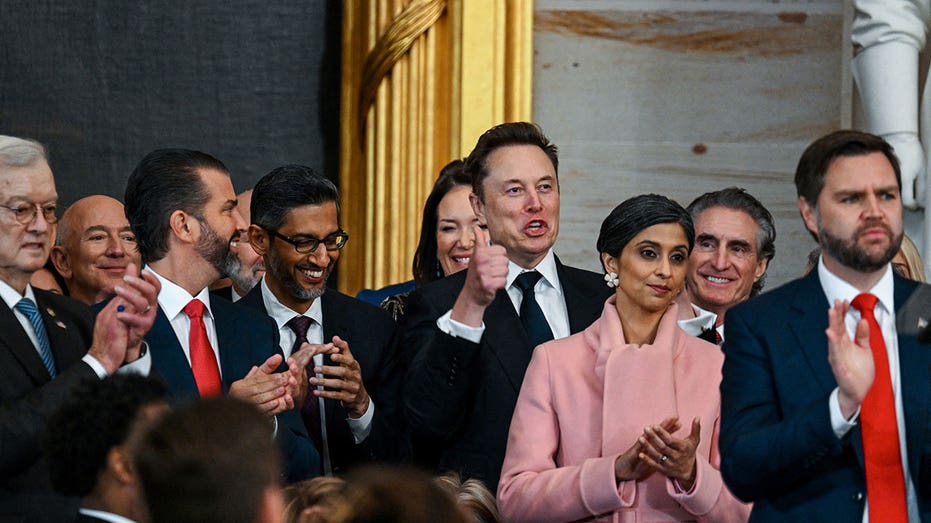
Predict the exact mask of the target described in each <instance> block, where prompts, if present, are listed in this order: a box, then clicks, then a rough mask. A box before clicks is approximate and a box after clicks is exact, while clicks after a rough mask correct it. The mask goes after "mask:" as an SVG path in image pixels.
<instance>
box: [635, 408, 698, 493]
mask: <svg viewBox="0 0 931 523" xmlns="http://www.w3.org/2000/svg"><path fill="white" fill-rule="evenodd" d="M673 432H675V430H667V429H666V428H664V427H663V426H662V425H652V426H649V427H647V428H646V429H644V430H643V436H640V439H639V440H638V441H639V442H640V444H641V445H642V446H643V452H641V454H640V459H641V461H643V462H644V463H646V464H647V465H648V466H649V467H650V468H652V469H653V470H656V471H658V472H660V473H662V474H663V475H664V476H666V477H668V478H672V479H675V480H678V481H679V484H680V485H681V486H682V488H683V489H684V490H685V491H689V490H691V489H692V485H693V484H694V483H695V469H696V461H695V460H696V458H695V451H696V449H698V444H699V442H701V419H700V418H695V419H693V420H692V431H691V432H690V433H689V435H688V436H686V437H685V438H682V439H679V438H675V437H673V436H672V433H673Z"/></svg>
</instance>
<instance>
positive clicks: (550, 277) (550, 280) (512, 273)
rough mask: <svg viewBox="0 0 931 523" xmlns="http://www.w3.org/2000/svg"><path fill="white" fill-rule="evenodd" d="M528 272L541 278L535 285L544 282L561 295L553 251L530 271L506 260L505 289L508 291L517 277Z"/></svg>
mask: <svg viewBox="0 0 931 523" xmlns="http://www.w3.org/2000/svg"><path fill="white" fill-rule="evenodd" d="M529 271H537V272H539V273H540V274H541V275H542V276H543V277H542V278H540V281H539V282H537V285H540V284H541V283H543V282H545V283H546V284H548V285H549V286H550V287H552V288H553V289H556V293H557V294H562V285H561V284H560V283H559V274H558V273H557V272H556V255H555V254H553V249H550V250H549V251H548V252H547V253H546V256H544V257H543V259H542V260H540V263H538V264H537V266H536V267H533V268H531V269H525V268H523V267H521V266H520V265H518V264H516V263H514V262H513V261H511V260H508V279H507V284H506V285H505V289H510V288H511V285H513V284H514V280H516V279H517V277H518V276H520V275H521V274H523V273H525V272H529Z"/></svg>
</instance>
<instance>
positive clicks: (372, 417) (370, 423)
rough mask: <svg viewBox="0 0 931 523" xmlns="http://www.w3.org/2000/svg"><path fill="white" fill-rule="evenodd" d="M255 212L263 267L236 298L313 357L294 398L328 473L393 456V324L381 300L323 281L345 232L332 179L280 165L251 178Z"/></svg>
mask: <svg viewBox="0 0 931 523" xmlns="http://www.w3.org/2000/svg"><path fill="white" fill-rule="evenodd" d="M251 211H252V225H251V226H250V227H249V234H250V241H251V243H252V245H253V247H254V248H255V250H256V252H258V253H260V254H261V255H262V256H263V257H264V259H265V268H266V271H265V276H264V277H263V279H262V281H261V282H260V283H259V284H258V285H256V286H255V287H254V288H253V289H252V291H251V292H250V293H249V294H247V295H246V296H245V297H244V298H243V299H242V300H240V302H239V303H240V304H243V305H246V306H248V307H253V308H255V309H257V310H259V311H261V312H262V313H264V314H268V315H269V316H271V318H272V319H274V320H275V323H276V325H277V327H278V333H279V335H280V336H281V344H280V347H281V350H282V351H283V352H284V354H285V355H287V356H290V357H292V358H293V359H295V360H298V361H299V362H300V363H301V364H302V365H307V372H306V374H307V376H308V377H309V384H310V385H311V386H312V387H313V389H312V390H311V391H310V392H303V393H302V396H303V397H299V398H295V399H296V401H297V402H298V403H301V405H302V409H301V413H302V415H303V418H304V424H305V425H306V426H307V429H308V432H309V433H310V435H311V437H313V438H314V441H315V443H317V446H318V448H319V449H320V451H321V454H322V455H323V467H324V472H325V473H326V474H331V473H337V474H338V473H340V472H343V471H345V470H346V469H347V468H348V467H350V466H353V465H356V464H359V463H365V462H369V461H375V460H392V459H395V458H397V457H398V456H399V455H400V454H403V452H404V446H403V444H401V439H400V438H399V437H398V434H399V431H398V430H397V428H396V426H395V424H396V423H397V420H398V418H399V416H396V415H393V414H392V413H393V411H394V403H395V399H396V398H397V392H396V390H397V389H396V385H392V384H396V383H397V379H396V378H397V375H398V374H399V373H397V372H392V371H390V370H389V363H388V353H389V352H388V347H389V345H390V343H391V339H392V336H393V335H394V331H395V323H394V321H393V320H392V319H391V317H390V316H388V314H387V313H386V312H384V311H383V310H381V309H379V308H378V307H375V306H373V305H371V304H368V303H365V302H362V301H360V300H357V299H355V298H351V297H349V296H346V295H344V294H341V293H339V292H337V291H335V290H333V289H327V288H326V281H327V278H328V277H329V276H330V273H331V272H332V271H333V267H334V266H335V265H336V261H337V260H338V259H339V254H340V249H342V247H343V246H344V245H345V244H346V241H347V240H348V239H349V235H348V234H347V233H346V232H345V231H344V230H343V229H342V227H340V223H339V192H338V191H337V189H336V186H335V185H333V182H331V181H330V180H328V179H326V178H324V177H323V176H321V175H320V174H318V173H317V172H315V171H314V170H313V169H311V168H310V167H304V166H301V165H286V166H283V167H279V168H277V169H275V170H273V171H272V172H270V173H268V174H267V175H265V176H264V177H263V178H262V179H261V180H259V182H258V183H257V184H256V185H255V188H254V190H253V193H252V207H251ZM305 380H306V378H305ZM305 380H301V383H302V385H303V384H305V383H308V382H307V381H305Z"/></svg>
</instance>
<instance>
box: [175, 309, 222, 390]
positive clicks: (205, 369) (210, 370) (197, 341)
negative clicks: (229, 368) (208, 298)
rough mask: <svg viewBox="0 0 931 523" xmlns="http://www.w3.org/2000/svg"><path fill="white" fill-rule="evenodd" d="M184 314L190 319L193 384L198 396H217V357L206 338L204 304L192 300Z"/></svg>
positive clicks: (218, 378)
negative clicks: (198, 392) (195, 384)
mask: <svg viewBox="0 0 931 523" xmlns="http://www.w3.org/2000/svg"><path fill="white" fill-rule="evenodd" d="M184 313H185V314H187V315H188V317H190V318H191V332H190V335H189V337H188V341H189V342H190V351H191V371H192V372H193V373H194V382H195V383H197V390H198V391H200V396H201V397H202V398H205V397H207V396H217V395H219V394H220V393H222V392H223V385H222V382H221V381H220V367H219V366H217V356H216V354H214V353H213V348H212V347H211V346H210V339H209V338H207V327H206V326H205V325H204V303H203V302H202V301H200V300H198V299H193V300H191V301H190V303H188V304H187V305H185V306H184Z"/></svg>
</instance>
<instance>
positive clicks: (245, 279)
mask: <svg viewBox="0 0 931 523" xmlns="http://www.w3.org/2000/svg"><path fill="white" fill-rule="evenodd" d="M229 271H230V272H229V274H227V276H229V279H230V280H232V281H233V287H236V289H237V292H238V289H242V290H243V291H245V292H249V291H250V290H252V288H253V287H255V286H256V284H258V283H259V280H260V279H261V278H260V277H258V276H256V274H255V270H254V265H253V267H250V268H249V270H248V271H243V264H242V260H240V259H239V256H233V262H232V265H231V266H230V267H229Z"/></svg>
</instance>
